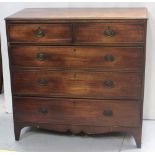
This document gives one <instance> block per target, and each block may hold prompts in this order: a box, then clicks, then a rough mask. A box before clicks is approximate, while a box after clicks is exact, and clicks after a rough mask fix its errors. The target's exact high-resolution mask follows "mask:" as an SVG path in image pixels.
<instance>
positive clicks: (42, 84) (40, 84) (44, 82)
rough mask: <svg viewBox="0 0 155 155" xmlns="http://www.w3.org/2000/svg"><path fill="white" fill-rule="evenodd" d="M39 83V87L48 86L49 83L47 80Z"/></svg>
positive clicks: (41, 80) (40, 80)
mask: <svg viewBox="0 0 155 155" xmlns="http://www.w3.org/2000/svg"><path fill="white" fill-rule="evenodd" d="M37 83H38V85H39V86H47V84H48V81H47V80H46V79H39V80H38V81H37Z"/></svg>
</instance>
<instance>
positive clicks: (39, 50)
mask: <svg viewBox="0 0 155 155" xmlns="http://www.w3.org/2000/svg"><path fill="white" fill-rule="evenodd" d="M10 50H11V53H10V55H11V63H12V65H13V66H16V67H24V68H50V69H52V68H53V69H71V68H72V69H98V70H110V69H112V70H114V69H117V70H136V71H139V70H142V68H143V61H142V60H143V50H144V49H143V48H141V47H131V48H129V47H90V46H83V47H80V46H61V47H60V46H11V47H10ZM41 54H42V55H43V56H42V57H43V58H42V59H41V60H40V59H38V58H37V57H38V55H41ZM108 56H109V57H110V56H111V57H112V58H111V57H110V58H111V59H110V60H109V59H108V58H107V57H108ZM17 58H18V59H17Z"/></svg>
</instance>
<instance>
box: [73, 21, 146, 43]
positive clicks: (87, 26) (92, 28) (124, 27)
mask: <svg viewBox="0 0 155 155" xmlns="http://www.w3.org/2000/svg"><path fill="white" fill-rule="evenodd" d="M107 30H111V31H112V32H113V33H114V34H113V35H112V36H108V35H106V34H105V32H106V31H107ZM143 30H144V24H135V23H132V24H130V23H108V22H107V23H97V24H96V23H84V24H76V25H75V28H74V31H75V32H74V33H75V34H74V37H75V42H78V43H90V44H91V43H121V44H123V43H138V42H144V40H145V38H144V31H143Z"/></svg>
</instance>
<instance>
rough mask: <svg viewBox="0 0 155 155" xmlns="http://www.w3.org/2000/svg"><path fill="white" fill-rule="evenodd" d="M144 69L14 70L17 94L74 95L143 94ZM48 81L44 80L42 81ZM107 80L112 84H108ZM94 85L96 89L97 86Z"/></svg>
mask: <svg viewBox="0 0 155 155" xmlns="http://www.w3.org/2000/svg"><path fill="white" fill-rule="evenodd" d="M141 75H142V74H141V73H124V72H123V73H118V72H75V71H71V72H70V71H69V72H67V71H52V72H51V71H36V70H32V71H21V70H18V71H13V72H12V86H13V92H14V94H19V95H31V96H46V97H49V96H50V97H52V96H53V97H54V96H62V97H74V98H77V97H78V98H99V99H104V98H108V99H111V98H115V99H116V98H117V99H121V98H125V99H139V98H141V95H142V94H141V91H140V90H141ZM41 80H42V81H43V82H44V81H45V82H44V84H41V82H40V81H41ZM108 81H112V84H111V85H110V84H109V85H108ZM94 88H95V89H94Z"/></svg>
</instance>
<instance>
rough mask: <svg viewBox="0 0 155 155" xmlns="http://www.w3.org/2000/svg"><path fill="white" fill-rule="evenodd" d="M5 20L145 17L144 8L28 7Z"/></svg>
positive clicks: (145, 11)
mask: <svg viewBox="0 0 155 155" xmlns="http://www.w3.org/2000/svg"><path fill="white" fill-rule="evenodd" d="M6 19H7V20H17V19H18V20H33V19H35V20H37V19H41V20H47V19H59V20H62V19H76V20H77V19H85V20H86V19H147V9H146V8H45V9H43V8H37V9H35V8H28V9H24V10H22V11H20V12H17V13H16V14H14V15H11V16H9V17H7V18H6Z"/></svg>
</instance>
